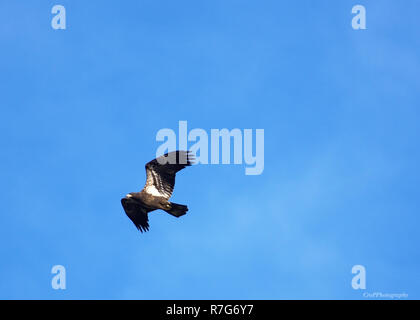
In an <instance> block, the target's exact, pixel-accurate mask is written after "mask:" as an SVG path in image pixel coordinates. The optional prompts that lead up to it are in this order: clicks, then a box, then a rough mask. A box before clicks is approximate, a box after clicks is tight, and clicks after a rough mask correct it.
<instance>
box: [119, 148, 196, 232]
mask: <svg viewBox="0 0 420 320" xmlns="http://www.w3.org/2000/svg"><path fill="white" fill-rule="evenodd" d="M194 160H195V159H194V156H193V155H192V154H191V152H190V151H173V152H169V153H166V154H164V155H163V156H161V157H158V158H156V159H154V160H152V161H150V162H148V163H147V164H146V175H147V178H146V185H145V186H144V188H143V190H141V191H140V192H130V193H129V194H127V195H126V196H125V197H124V198H122V199H121V204H122V206H123V208H124V211H125V213H126V214H127V216H128V217H129V218H130V219H131V221H133V223H134V225H135V226H136V227H137V229H138V230H140V231H141V232H143V231H148V230H149V217H148V213H149V212H151V211H154V210H157V209H162V210H164V211H166V212H167V213H169V214H171V215H173V216H174V217H177V218H179V217H180V216H183V215H184V214H186V213H187V211H188V207H187V206H185V205H182V204H177V203H173V202H170V201H169V198H170V197H171V195H172V192H173V190H174V186H175V175H176V173H177V172H178V171H180V170H182V169H184V168H185V167H187V166H190V165H192V164H193V161H194Z"/></svg>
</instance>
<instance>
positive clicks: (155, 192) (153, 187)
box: [146, 185, 166, 197]
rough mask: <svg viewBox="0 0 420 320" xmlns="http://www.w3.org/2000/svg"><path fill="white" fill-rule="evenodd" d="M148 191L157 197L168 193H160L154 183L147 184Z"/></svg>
mask: <svg viewBox="0 0 420 320" xmlns="http://www.w3.org/2000/svg"><path fill="white" fill-rule="evenodd" d="M146 192H147V193H149V194H151V195H152V196H155V197H165V196H166V195H165V194H163V193H160V192H159V190H158V189H156V187H155V186H154V185H148V186H146Z"/></svg>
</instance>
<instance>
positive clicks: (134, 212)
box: [121, 198, 149, 232]
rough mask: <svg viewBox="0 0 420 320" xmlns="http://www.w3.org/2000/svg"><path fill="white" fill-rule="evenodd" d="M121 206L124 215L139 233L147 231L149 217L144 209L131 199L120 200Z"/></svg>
mask: <svg viewBox="0 0 420 320" xmlns="http://www.w3.org/2000/svg"><path fill="white" fill-rule="evenodd" d="M121 204H122V206H123V208H124V211H125V213H126V214H127V216H128V217H129V218H130V219H131V221H133V223H134V225H135V226H136V227H137V229H138V230H140V231H141V232H143V231H144V232H146V231H148V230H149V217H148V215H147V210H146V208H144V207H143V206H142V205H141V204H140V203H138V202H137V201H136V200H134V199H131V198H122V199H121Z"/></svg>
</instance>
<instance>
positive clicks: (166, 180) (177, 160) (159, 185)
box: [144, 151, 195, 200]
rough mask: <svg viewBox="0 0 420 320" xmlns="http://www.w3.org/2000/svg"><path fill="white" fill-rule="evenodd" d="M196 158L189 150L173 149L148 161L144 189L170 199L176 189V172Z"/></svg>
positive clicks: (154, 194)
mask: <svg viewBox="0 0 420 320" xmlns="http://www.w3.org/2000/svg"><path fill="white" fill-rule="evenodd" d="M194 160H195V159H194V156H193V155H192V154H191V152H189V151H173V152H170V153H166V154H164V155H163V156H161V157H159V158H156V159H154V160H152V161H150V162H148V163H147V164H146V174H147V179H146V186H145V188H144V190H145V191H146V192H147V193H149V194H151V195H153V196H157V197H164V198H166V199H168V200H169V198H170V197H171V195H172V191H173V190H174V186H175V175H176V173H177V172H178V171H180V170H182V169H184V168H185V167H187V166H190V165H192V164H193V161H194Z"/></svg>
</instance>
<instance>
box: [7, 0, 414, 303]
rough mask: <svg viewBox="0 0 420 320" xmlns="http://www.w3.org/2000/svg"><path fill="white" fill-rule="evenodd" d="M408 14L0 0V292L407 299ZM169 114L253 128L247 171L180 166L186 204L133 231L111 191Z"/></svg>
mask: <svg viewBox="0 0 420 320" xmlns="http://www.w3.org/2000/svg"><path fill="white" fill-rule="evenodd" d="M55 4H61V5H64V6H65V8H66V11H67V29H66V30H53V29H52V28H51V19H52V16H53V15H52V14H51V8H52V7H53V5H55ZM356 4H363V5H365V7H366V10H367V30H359V31H355V30H353V29H352V28H351V19H352V17H353V16H352V14H351V8H352V7H353V6H354V5H356ZM419 9H420V3H419V2H418V1H415V0H406V1H395V0H394V1H385V0H381V1H378V0H377V1H369V0H363V1H347V0H345V1H344V0H343V1H330V0H325V1H324V0H317V1H313V0H306V1H304V0H299V1H268V0H266V1H243V0H241V1H239V0H229V1H221V0H220V1H207V0H205V1H204V0H202V1H201V0H200V1H196V0H194V1H192V0H191V1H186V0H180V1H169V0H168V1H152V0H149V1H120V2H118V3H117V2H113V3H111V2H109V3H108V2H104V1H81V0H77V1H76V0H74V1H60V2H54V1H36V2H35V1H11V0H7V1H2V2H1V3H0V39H1V43H2V45H1V50H0V70H1V72H0V83H1V86H0V88H1V89H0V90H1V94H0V115H1V117H0V147H1V161H0V181H1V183H0V188H1V189H0V200H1V201H0V210H1V216H0V226H1V232H0V242H1V246H0V254H1V263H0V298H2V299H16V298H17V299H363V292H383V293H407V294H408V295H409V297H410V298H412V299H418V298H420V274H419V264H420V252H419V250H418V244H419V242H420V236H419V232H418V228H419V205H420V194H419V188H418V185H419V182H420V181H419V180H420V174H419V170H418V164H419V163H420V153H419V148H418V141H419V138H420V133H419V120H420V115H419V106H420V79H419V74H420V37H419V30H420V22H419V21H420V20H419V19H418V12H419ZM180 120H187V121H188V126H189V128H190V129H192V128H203V129H205V130H206V131H208V132H210V129H212V128H216V129H221V128H228V129H233V128H240V129H245V128H252V129H257V128H259V129H264V130H265V170H264V172H263V174H262V175H259V176H246V175H245V174H244V166H243V165H202V166H194V167H192V168H188V169H187V170H184V171H182V172H181V173H180V174H179V176H178V177H177V185H176V188H175V193H174V196H173V201H174V202H178V203H183V204H187V205H188V206H189V209H190V211H189V212H188V214H187V215H186V216H184V217H182V218H180V219H174V218H173V217H171V216H169V215H167V214H166V213H164V212H154V213H151V214H150V225H151V229H150V232H148V233H145V234H140V233H139V232H138V231H137V230H136V228H135V227H134V225H133V224H132V222H131V221H130V220H129V219H128V218H127V217H126V215H125V213H124V211H123V209H122V207H121V204H120V198H121V197H122V196H124V195H125V194H126V193H128V192H131V191H136V190H139V189H140V188H142V187H143V184H144V181H145V172H144V164H145V163H146V162H147V161H149V160H151V159H153V158H154V156H155V152H156V149H157V147H158V146H159V143H158V142H156V140H155V136H156V133H157V131H158V130H159V129H162V128H172V129H174V130H177V128H178V121H180ZM57 264H61V265H64V266H65V267H66V271H67V289H66V290H53V289H52V288H51V278H52V275H51V268H52V266H53V265H57ZM356 264H361V265H363V266H365V267H366V272H367V288H366V290H364V291H363V290H358V291H356V290H353V289H352V287H351V279H352V276H353V275H352V274H351V268H352V266H353V265H356Z"/></svg>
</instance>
